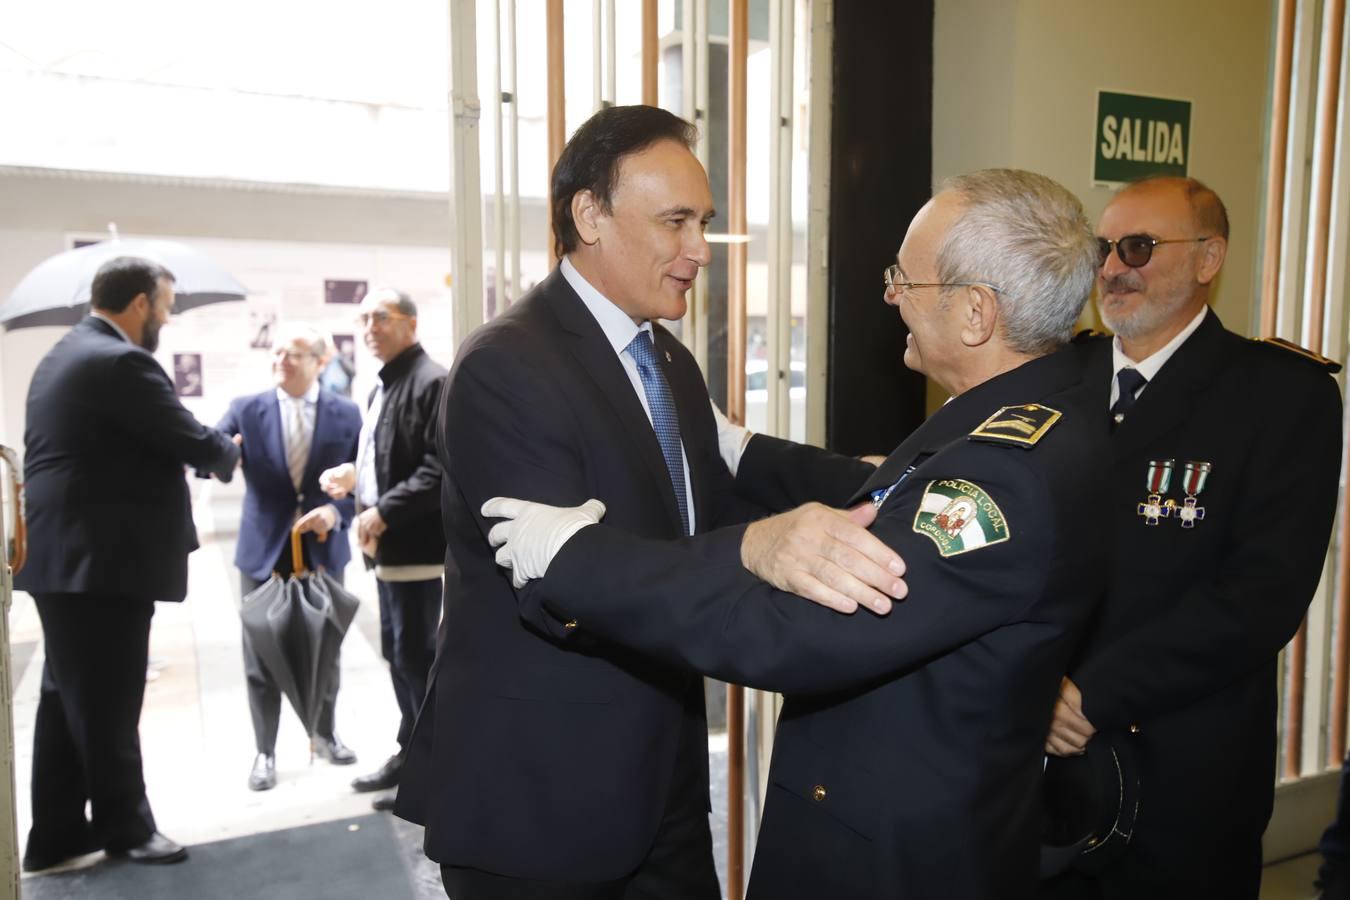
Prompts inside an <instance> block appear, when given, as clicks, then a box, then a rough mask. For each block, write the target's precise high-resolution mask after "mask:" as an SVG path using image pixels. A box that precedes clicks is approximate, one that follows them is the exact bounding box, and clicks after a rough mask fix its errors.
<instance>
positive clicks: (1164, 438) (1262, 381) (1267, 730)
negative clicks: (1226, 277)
mask: <svg viewBox="0 0 1350 900" xmlns="http://www.w3.org/2000/svg"><path fill="white" fill-rule="evenodd" d="M1078 349H1079V350H1080V351H1081V352H1082V353H1083V354H1084V356H1085V358H1086V360H1087V362H1088V365H1089V374H1090V378H1091V380H1092V382H1093V384H1094V385H1095V389H1096V393H1097V399H1096V401H1095V406H1096V408H1097V409H1098V410H1099V411H1104V410H1106V408H1107V405H1108V397H1109V391H1110V387H1111V378H1112V361H1111V341H1110V340H1109V339H1105V338H1098V339H1092V340H1089V341H1086V342H1080V345H1079V347H1078ZM1112 443H1113V447H1112V451H1113V452H1112V457H1111V458H1112V459H1113V471H1114V474H1113V476H1112V480H1113V482H1114V483H1113V493H1112V498H1111V502H1110V507H1109V508H1108V509H1107V510H1106V511H1105V515H1103V516H1102V517H1101V520H1100V521H1101V524H1102V527H1103V530H1105V531H1109V532H1113V533H1114V535H1115V548H1114V552H1115V560H1114V564H1113V568H1112V578H1111V585H1110V591H1109V593H1108V595H1107V600H1106V602H1105V604H1104V605H1103V607H1102V613H1101V616H1100V620H1099V621H1098V622H1097V623H1096V626H1095V628H1094V630H1093V632H1092V637H1091V641H1090V643H1089V644H1088V645H1087V646H1086V649H1085V651H1084V652H1083V654H1082V655H1081V657H1080V658H1079V659H1078V660H1077V662H1076V663H1075V664H1074V665H1073V667H1072V668H1071V669H1070V672H1069V674H1070V677H1071V678H1073V680H1074V681H1075V682H1076V683H1077V685H1078V687H1079V689H1080V690H1081V691H1082V694H1083V711H1084V712H1085V713H1086V715H1087V717H1088V719H1089V720H1090V721H1091V722H1092V723H1093V724H1094V725H1095V726H1096V727H1097V728H1098V730H1100V731H1120V730H1124V729H1128V728H1129V726H1131V725H1136V726H1137V727H1138V733H1137V734H1136V735H1133V736H1132V737H1133V738H1134V740H1135V744H1136V749H1137V751H1138V752H1137V753H1136V755H1137V756H1138V757H1140V766H1141V772H1140V792H1141V806H1140V810H1139V819H1138V822H1137V825H1136V828H1135V831H1134V839H1133V842H1132V844H1131V846H1130V848H1129V851H1128V852H1127V854H1126V856H1125V858H1124V859H1123V860H1122V861H1121V863H1120V865H1119V866H1117V867H1116V868H1114V869H1111V870H1108V872H1107V873H1106V875H1104V876H1103V882H1104V883H1106V884H1110V883H1112V882H1114V881H1117V880H1122V885H1124V884H1126V883H1128V882H1130V881H1131V880H1132V879H1133V878H1134V877H1135V876H1136V875H1138V876H1142V877H1143V878H1144V880H1146V881H1150V882H1155V881H1156V882H1170V883H1172V884H1174V885H1175V886H1176V887H1177V889H1178V890H1180V891H1182V892H1183V893H1184V895H1186V896H1199V895H1201V894H1203V895H1204V896H1213V897H1220V896H1222V897H1225V898H1241V897H1247V896H1250V897H1253V898H1254V897H1255V896H1256V891H1257V887H1256V886H1257V879H1259V870H1257V868H1256V866H1259V863H1260V855H1259V854H1260V838H1261V833H1262V831H1263V830H1264V829H1265V826H1266V822H1267V821H1268V819H1269V818H1270V813H1271V804H1272V801H1273V790H1274V782H1275V726H1276V684H1277V680H1276V672H1275V664H1276V656H1277V654H1278V653H1279V651H1280V648H1282V647H1283V646H1284V645H1285V644H1286V643H1287V642H1288V641H1289V640H1290V639H1291V638H1292V637H1293V635H1294V632H1295V631H1296V630H1297V629H1298V626H1299V623H1300V621H1302V619H1303V616H1304V613H1305V611H1306V610H1307V608H1308V603H1309V601H1310V599H1311V598H1312V595H1313V591H1314V590H1315V589H1316V587H1317V583H1318V579H1319V577H1320V575H1321V571H1322V563H1323V560H1324V558H1325V555H1326V550H1327V539H1328V535H1329V533H1330V529H1331V523H1332V515H1333V511H1334V510H1335V507H1336V492H1337V476H1338V473H1339V471H1340V450H1341V401H1340V395H1339V393H1338V390H1337V387H1336V383H1335V381H1334V380H1333V379H1332V378H1331V377H1330V376H1329V375H1328V373H1327V372H1326V370H1325V369H1324V368H1323V367H1322V366H1320V365H1319V364H1318V363H1316V362H1313V361H1311V360H1309V359H1306V358H1303V357H1301V356H1299V355H1297V354H1295V353H1292V352H1289V351H1286V350H1283V349H1280V348H1277V347H1273V346H1271V345H1268V344H1264V343H1261V342H1257V341H1250V340H1246V339H1244V338H1241V337H1238V336H1237V335H1235V334H1233V333H1231V332H1229V331H1226V330H1224V328H1223V326H1222V325H1221V324H1220V323H1219V319H1218V317H1217V316H1216V315H1214V313H1213V312H1212V311H1211V312H1210V313H1209V314H1208V315H1207V316H1206V317H1205V320H1204V321H1203V322H1202V324H1201V325H1200V327H1199V328H1198V329H1197V330H1196V331H1195V333H1194V334H1192V335H1191V337H1190V338H1188V339H1187V340H1186V341H1185V343H1183V344H1182V345H1181V347H1179V348H1178V349H1177V351H1176V353H1175V355H1173V356H1172V357H1171V359H1169V360H1168V361H1167V363H1166V364H1165V365H1164V366H1163V367H1162V369H1161V370H1160V371H1159V372H1158V374H1157V376H1156V377H1155V378H1154V379H1153V380H1152V381H1151V382H1150V383H1149V385H1148V387H1147V388H1145V390H1144V392H1143V393H1142V394H1140V395H1139V399H1138V402H1137V403H1136V404H1135V405H1134V408H1133V409H1132V410H1131V411H1130V413H1129V415H1128V416H1127V417H1126V418H1125V420H1124V422H1122V423H1121V425H1120V426H1119V427H1118V428H1116V430H1115V433H1114V435H1113V438H1112ZM1151 460H1175V468H1174V473H1173V475H1172V478H1171V484H1170V486H1169V490H1168V491H1167V493H1166V494H1164V495H1162V496H1161V498H1160V499H1162V500H1163V501H1164V503H1166V502H1167V501H1171V502H1173V503H1174V504H1177V505H1180V506H1184V505H1185V498H1186V492H1185V489H1184V486H1183V484H1182V481H1183V478H1184V469H1185V465H1186V463H1187V462H1188V461H1193V462H1208V463H1210V464H1211V466H1212V470H1211V472H1210V473H1209V475H1208V478H1207V480H1206V481H1205V484H1204V487H1203V490H1201V492H1200V493H1199V494H1198V495H1197V496H1196V505H1197V506H1198V507H1200V508H1203V510H1204V518H1203V519H1199V520H1197V521H1194V522H1193V525H1192V527H1190V528H1183V527H1182V520H1181V518H1180V516H1179V514H1178V513H1177V512H1176V511H1174V510H1173V511H1170V514H1169V516H1168V517H1166V518H1161V519H1159V521H1158V524H1157V525H1149V524H1147V522H1146V518H1145V516H1143V515H1140V505H1141V503H1144V501H1145V500H1146V495H1147V494H1148V491H1147V485H1146V478H1147V474H1148V468H1149V463H1150V461H1151ZM1186 873H1189V875H1187V874H1186ZM1183 877H1189V878H1191V879H1193V880H1191V881H1182V880H1180V879H1182V878H1183ZM1230 877H1231V878H1233V879H1235V880H1234V881H1233V882H1232V883H1231V884H1230V883H1229V882H1228V881H1226V880H1225V879H1227V878H1230ZM1192 887H1194V888H1195V889H1196V890H1199V889H1200V888H1201V887H1203V888H1204V890H1202V891H1201V893H1200V894H1197V893H1196V892H1195V890H1190V889H1189V888H1192ZM1135 892H1136V889H1134V888H1129V887H1122V892H1121V893H1120V895H1121V896H1134V895H1135ZM1111 896H1114V894H1111Z"/></svg>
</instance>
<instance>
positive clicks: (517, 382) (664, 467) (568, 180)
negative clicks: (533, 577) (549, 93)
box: [395, 107, 898, 900]
mask: <svg viewBox="0 0 1350 900" xmlns="http://www.w3.org/2000/svg"><path fill="white" fill-rule="evenodd" d="M693 138H694V130H693V128H692V126H690V125H689V124H688V123H686V122H684V121H683V120H681V119H678V118H676V117H675V116H673V115H671V114H670V113H667V112H665V111H664V110H660V109H656V108H653V107H616V108H611V109H607V110H603V111H601V112H599V113H597V114H596V115H595V116H594V117H592V118H591V119H590V120H589V121H588V122H587V123H586V124H584V125H583V126H582V127H581V128H580V129H579V130H578V131H577V133H576V134H575V135H574V136H573V137H572V139H571V141H569V143H568V145H567V147H566V149H565V150H564V151H563V153H562V156H561V157H560V159H559V161H558V163H557V165H556V167H555V168H554V171H553V178H552V191H551V196H552V198H553V204H554V212H553V224H554V230H555V237H556V242H557V245H558V250H559V255H560V256H562V257H563V261H562V263H561V264H560V266H559V267H558V269H557V270H555V271H554V272H553V273H552V274H550V275H549V276H548V278H546V279H545V280H544V281H543V283H542V284H540V286H539V287H537V288H536V289H535V290H533V291H531V292H530V293H529V294H528V295H526V296H525V297H523V298H522V299H521V300H520V301H519V302H517V303H516V304H514V305H513V306H512V307H511V309H510V310H509V311H508V312H506V313H505V314H503V315H502V316H499V317H498V318H497V319H496V320H495V321H494V322H492V323H491V324H489V325H487V326H485V327H484V328H482V329H480V330H478V331H477V332H475V333H474V334H473V335H471V336H469V338H468V339H467V340H466V341H465V343H464V344H463V345H462V346H461V348H460V350H459V352H458V354H457V355H456V361H455V368H454V371H453V372H452V374H451V376H450V380H449V382H448V384H447V388H446V391H445V394H444V395H443V401H442V403H443V406H442V411H441V416H440V432H439V434H440V437H439V450H440V456H441V460H442V462H443V463H444V465H445V471H446V478H445V482H444V485H443V490H442V495H441V496H442V502H441V512H442V516H443V519H444V523H445V534H446V537H447V539H448V542H449V552H448V554H447V557H446V589H445V617H444V621H443V623H442V627H441V632H440V636H439V641H438V646H437V654H436V664H435V667H434V669H433V673H432V679H431V685H430V688H429V690H428V693H427V698H426V701H425V703H424V704H423V707H422V712H421V714H420V716H419V717H418V721H417V727H416V730H415V731H414V734H413V740H412V744H411V746H410V747H409V750H408V756H407V763H406V765H405V768H404V777H403V782H402V785H401V787H400V790H399V795H398V805H397V806H396V807H395V811H396V812H397V813H398V814H399V815H401V816H403V817H405V818H408V819H411V820H413V821H416V822H419V823H422V824H424V825H426V829H427V830H426V845H425V847H426V852H427V855H428V856H430V857H431V858H432V859H433V860H436V861H438V862H440V863H442V864H443V865H442V875H443V878H444V881H445V887H446V892H447V894H448V895H449V896H451V897H454V898H457V900H462V898H496V897H503V898H504V897H517V896H529V897H532V898H545V900H547V898H562V897H567V898H602V897H670V898H681V900H704V898H706V900H711V898H716V897H718V896H720V891H719V889H718V885H717V877H716V873H715V869H714V866H713V859H712V840H711V835H710V832H709V828H708V818H707V813H708V773H707V725H706V719H705V714H704V708H703V686H702V682H701V679H699V678H698V677H696V676H695V675H693V674H692V673H690V672H689V671H688V670H686V669H683V668H681V667H676V666H671V665H667V664H664V663H653V662H649V661H644V660H641V659H638V658H636V657H634V656H632V655H631V654H628V653H626V652H622V651H618V650H616V649H614V648H606V647H601V646H599V645H594V644H586V643H584V642H583V644H581V645H578V644H577V643H575V642H572V641H562V640H558V639H557V638H555V637H552V636H549V635H545V634H542V633H540V632H538V631H537V630H535V629H533V628H531V627H528V626H527V625H525V624H524V623H522V621H521V619H520V616H519V614H518V613H517V610H516V601H515V598H514V596H513V592H512V589H511V582H510V578H509V576H503V575H502V573H501V572H500V570H499V569H498V567H497V565H496V564H495V562H494V561H493V552H492V549H491V548H490V547H489V546H488V544H487V542H486V540H485V534H486V526H485V525H484V523H483V520H482V517H481V516H480V514H479V512H478V509H479V507H480V506H481V504H482V503H483V501H484V500H486V499H488V498H489V497H492V496H494V495H497V494H503V493H506V492H507V491H508V490H512V489H513V490H514V491H516V492H517V493H519V494H522V495H524V496H528V497H530V498H531V499H537V500H541V501H546V502H552V503H576V502H580V501H581V500H584V499H585V498H587V497H599V498H601V499H603V500H604V502H605V503H606V504H608V506H609V515H610V517H612V518H613V519H615V520H617V521H619V522H620V523H622V524H623V525H624V526H625V527H627V528H629V529H631V530H633V531H634V532H636V533H638V534H642V535H646V536H651V537H671V538H674V537H678V536H680V535H688V534H690V533H692V532H695V531H703V530H706V529H708V528H710V527H712V526H714V525H716V524H717V523H718V522H720V521H722V520H723V519H724V518H726V517H728V516H732V515H736V514H737V512H738V511H736V510H733V509H732V503H731V500H732V495H731V477H730V475H729V474H728V472H727V470H726V467H725V465H724V463H723V462H722V460H721V458H720V456H719V453H718V443H717V433H716V427H715V425H714V423H713V417H712V410H711V406H710V404H709V402H708V393H707V388H706V387H705V385H704V383H703V378H702V376H701V374H700V373H699V370H698V366H697V364H696V363H695V362H694V359H693V357H692V356H691V355H690V353H689V352H688V351H687V350H686V349H685V347H684V346H683V345H681V344H680V342H679V341H678V340H677V339H676V338H674V337H673V336H672V335H671V334H670V333H669V332H668V331H666V329H664V328H662V327H661V326H660V325H658V324H656V323H655V321H654V320H656V319H662V318H664V319H678V318H680V317H681V316H682V315H684V312H685V293H686V292H687V291H688V290H689V288H690V286H691V285H692V284H693V282H694V279H695V277H696V276H697V275H698V272H699V269H701V268H702V267H703V266H704V265H706V264H707V262H708V260H709V257H710V253H709V249H708V244H707V242H706V240H705V239H704V236H703V231H704V227H705V225H706V224H707V222H708V220H709V219H710V218H711V217H712V214H713V209H712V199H711V195H710V192H709V189H708V180H707V176H706V174H705V173H704V171H703V168H702V166H700V165H699V163H698V161H697V160H696V159H695V157H694V156H693V154H692V153H691V152H690V149H689V148H690V146H691V145H692V143H693ZM741 512H742V514H743V511H741ZM826 515H827V517H828V518H829V519H830V520H831V522H832V523H837V524H838V526H839V528H841V529H842V528H843V526H846V525H848V522H847V520H845V519H843V517H842V516H836V515H835V514H833V513H828V514H826ZM855 531H856V532H857V535H860V536H861V538H862V539H865V540H864V541H863V545H864V546H865V547H866V546H870V545H871V544H873V543H876V542H875V541H872V539H871V538H870V536H869V535H867V534H866V532H865V531H863V530H862V529H861V528H855ZM890 559H891V554H890V553H889V552H888V551H886V552H884V553H883V564H884V562H886V561H890ZM897 564H898V563H897ZM882 576H883V577H882V578H881V579H880V580H882V582H883V584H886V585H892V584H893V583H894V581H895V580H896V579H895V575H892V574H888V573H886V572H885V571H884V570H883V572H882ZM825 577H826V578H827V579H828V578H829V576H828V575H826V576H825ZM871 593H875V592H869V596H870V594H871Z"/></svg>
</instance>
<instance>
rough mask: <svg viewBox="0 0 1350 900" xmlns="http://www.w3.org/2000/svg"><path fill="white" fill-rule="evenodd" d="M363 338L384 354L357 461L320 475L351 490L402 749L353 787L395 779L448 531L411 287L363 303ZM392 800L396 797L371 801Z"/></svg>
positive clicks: (434, 376)
mask: <svg viewBox="0 0 1350 900" xmlns="http://www.w3.org/2000/svg"><path fill="white" fill-rule="evenodd" d="M361 328H362V334H363V337H364V338H365V342H366V346H367V347H369V348H370V351H371V352H372V353H373V354H375V357H376V358H377V359H379V360H380V362H382V363H384V368H382V369H380V382H379V384H377V385H376V386H375V390H374V391H373V392H372V393H371V396H370V403H369V407H368V409H367V412H366V421H365V426H364V427H363V428H362V430H361V439H360V446H359V449H358V451H357V457H356V464H355V465H354V466H352V465H347V466H340V467H337V468H336V469H331V470H329V471H327V472H325V473H324V474H323V476H321V478H320V484H322V485H324V487H325V490H327V491H328V493H329V495H330V496H332V497H342V496H345V495H346V494H347V493H348V492H349V491H352V490H354V491H355V494H356V502H357V505H358V506H359V507H360V508H361V512H360V513H359V514H358V515H357V517H356V536H357V540H358V541H359V542H360V545H361V549H362V550H363V552H365V554H366V557H367V559H368V560H369V561H370V562H371V563H373V565H374V567H375V578H376V584H377V586H378V589H379V594H380V649H381V651H382V652H383V654H384V658H385V659H386V660H388V662H389V674H390V676H391V678H392V679H393V682H394V696H395V698H396V699H397V700H398V709H399V714H400V717H401V718H400V720H399V726H398V744H399V752H398V753H397V754H395V755H393V756H391V757H390V758H389V759H388V760H387V761H386V762H385V764H384V765H383V766H381V767H380V768H379V769H378V770H376V771H375V772H373V773H371V774H369V775H363V776H361V777H360V778H357V779H356V780H355V781H353V782H352V787H353V788H355V789H356V790H358V791H382V790H387V789H389V788H392V787H395V786H397V784H398V781H399V772H400V771H401V770H402V768H403V752H404V750H405V749H406V748H407V746H408V738H409V737H410V736H411V734H412V728H413V723H414V722H415V721H416V719H417V710H418V708H419V707H420V706H421V704H422V697H423V696H424V695H425V694H426V689H427V672H428V671H429V670H430V669H431V661H432V659H433V658H434V656H435V653H436V624H437V622H438V621H439V619H440V611H441V574H442V572H443V571H444V566H445V532H444V531H443V530H442V529H441V500H440V498H441V464H440V461H439V460H438V459H437V458H436V421H437V409H438V407H439V404H440V396H441V386H442V385H443V384H444V383H445V368H444V367H442V366H440V365H437V364H436V362H435V361H433V360H432V358H431V357H430V356H427V353H426V351H425V350H423V349H422V345H421V344H419V343H418V342H417V306H416V304H414V303H413V301H412V300H411V298H409V297H408V295H407V294H404V293H402V292H400V291H396V290H393V289H391V288H377V289H375V290H374V291H372V292H370V293H369V294H367V295H366V297H365V299H364V300H363V301H362V302H361ZM374 805H375V807H376V809H388V808H390V807H391V806H392V805H393V796H392V795H388V796H382V797H378V798H376V800H375V804H374Z"/></svg>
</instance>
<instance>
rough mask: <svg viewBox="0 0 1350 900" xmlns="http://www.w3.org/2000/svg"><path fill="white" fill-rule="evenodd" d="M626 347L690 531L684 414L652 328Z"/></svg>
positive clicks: (641, 333)
mask: <svg viewBox="0 0 1350 900" xmlns="http://www.w3.org/2000/svg"><path fill="white" fill-rule="evenodd" d="M625 349H626V350H627V351H628V355H629V356H631V357H633V361H634V362H636V363H637V369H638V377H639V378H641V379H642V392H643V393H645V394H646V395H647V408H648V409H649V410H651V413H652V428H653V429H655V430H656V440H657V442H658V443H660V444H661V455H662V456H664V457H665V458H666V469H668V470H669V471H670V484H671V487H673V488H675V503H676V505H678V506H679V507H680V521H681V522H682V523H684V533H685V534H688V533H689V499H688V497H686V496H685V491H684V456H683V453H682V452H681V450H680V417H679V416H678V415H677V414H676V412H675V397H674V395H672V394H671V393H670V385H669V384H667V383H666V376H665V373H664V372H662V371H661V363H660V361H659V360H658V359H657V357H656V348H655V347H654V346H652V336H651V333H650V332H647V331H639V332H638V334H637V337H635V338H633V340H632V342H630V343H629V345H628V346H627V347H626V348H625Z"/></svg>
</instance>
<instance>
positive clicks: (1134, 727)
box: [1130, 725, 1139, 734]
mask: <svg viewBox="0 0 1350 900" xmlns="http://www.w3.org/2000/svg"><path fill="white" fill-rule="evenodd" d="M1138 733H1139V726H1138V725H1131V726H1130V734H1138Z"/></svg>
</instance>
